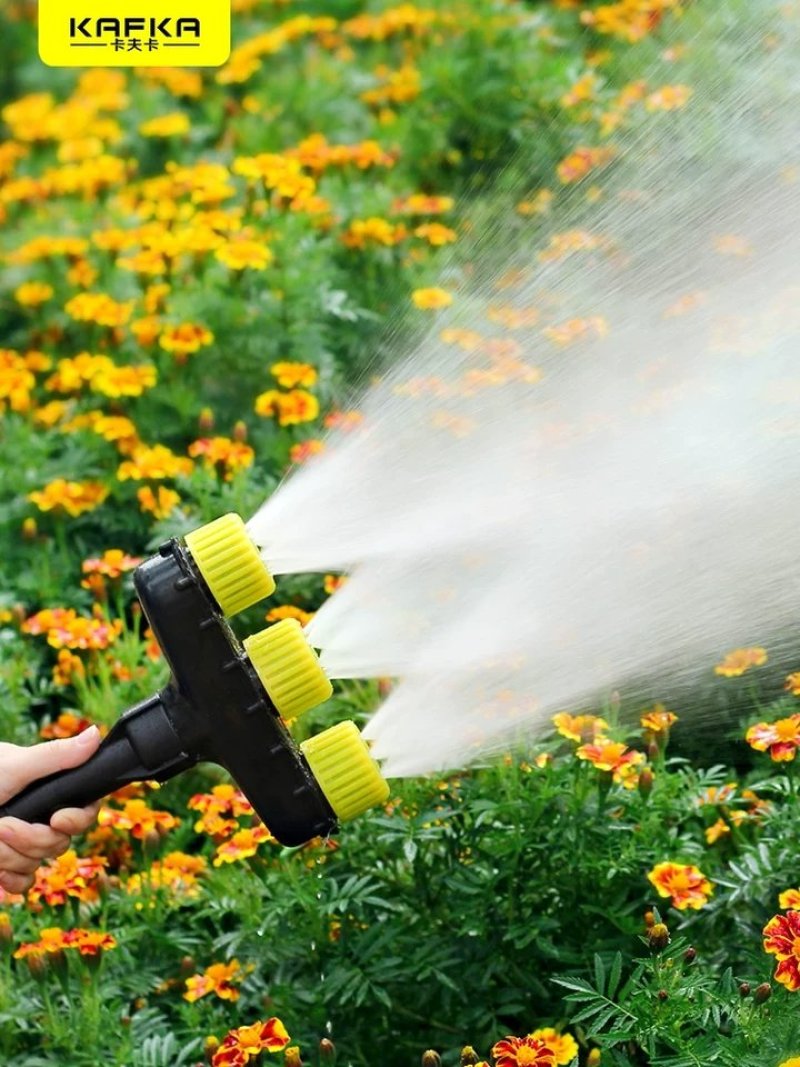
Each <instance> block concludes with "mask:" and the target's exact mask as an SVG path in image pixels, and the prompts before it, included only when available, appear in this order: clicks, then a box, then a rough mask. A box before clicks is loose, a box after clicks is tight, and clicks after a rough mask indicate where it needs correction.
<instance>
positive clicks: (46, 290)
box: [14, 282, 53, 308]
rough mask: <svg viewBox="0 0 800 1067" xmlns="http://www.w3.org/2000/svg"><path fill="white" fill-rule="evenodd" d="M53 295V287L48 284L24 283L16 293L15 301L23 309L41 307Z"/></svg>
mask: <svg viewBox="0 0 800 1067" xmlns="http://www.w3.org/2000/svg"><path fill="white" fill-rule="evenodd" d="M52 295H53V287H52V285H48V284H47V282H23V284H22V285H20V286H19V287H18V288H17V289H16V290H15V291H14V299H15V300H16V301H17V303H18V304H21V305H22V306H23V307H28V308H30V307H39V305H40V304H44V303H46V302H47V301H48V300H49V299H50V297H51V296H52Z"/></svg>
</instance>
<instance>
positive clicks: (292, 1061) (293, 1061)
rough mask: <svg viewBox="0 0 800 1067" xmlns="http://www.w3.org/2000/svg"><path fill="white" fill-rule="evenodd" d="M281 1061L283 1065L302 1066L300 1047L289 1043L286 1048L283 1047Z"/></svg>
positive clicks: (289, 1066) (286, 1066) (287, 1066)
mask: <svg viewBox="0 0 800 1067" xmlns="http://www.w3.org/2000/svg"><path fill="white" fill-rule="evenodd" d="M283 1063H284V1067H302V1060H301V1059H300V1049H299V1048H298V1046H297V1045H289V1047H288V1048H286V1049H284V1051H283Z"/></svg>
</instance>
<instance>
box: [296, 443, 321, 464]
mask: <svg viewBox="0 0 800 1067" xmlns="http://www.w3.org/2000/svg"><path fill="white" fill-rule="evenodd" d="M324 451H325V442H324V441H320V440H319V439H318V438H316V437H311V438H309V439H308V440H307V441H300V442H298V443H297V444H296V445H292V447H291V448H290V449H289V459H290V460H291V461H292V463H307V462H308V461H309V460H310V459H311V458H312V457H313V456H317V455H319V453H320V452H324Z"/></svg>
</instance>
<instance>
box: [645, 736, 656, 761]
mask: <svg viewBox="0 0 800 1067" xmlns="http://www.w3.org/2000/svg"><path fill="white" fill-rule="evenodd" d="M658 753H659V748H658V745H657V743H656V742H655V741H651V742H650V744H649V745H648V746H647V758H648V759H649V760H650V762H651V763H652V762H653V761H654V760H657V759H658Z"/></svg>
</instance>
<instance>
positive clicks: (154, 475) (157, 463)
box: [117, 445, 194, 482]
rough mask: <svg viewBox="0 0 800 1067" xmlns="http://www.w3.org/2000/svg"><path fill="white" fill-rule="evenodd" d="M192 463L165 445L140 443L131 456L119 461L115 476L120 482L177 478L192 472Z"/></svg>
mask: <svg viewBox="0 0 800 1067" xmlns="http://www.w3.org/2000/svg"><path fill="white" fill-rule="evenodd" d="M193 469H194V464H193V463H192V461H191V459H189V458H187V457H186V456H176V455H175V453H174V452H173V451H172V450H171V449H169V448H167V447H166V446H165V445H152V446H148V445H141V446H140V447H138V448H136V449H134V451H133V454H132V455H131V458H130V459H128V460H124V461H123V462H122V463H120V465H119V468H118V469H117V478H119V480H120V481H121V482H124V481H126V480H127V479H129V478H130V479H133V480H134V481H158V480H160V479H162V478H177V477H179V476H181V475H188V474H191V473H192V470H193Z"/></svg>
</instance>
